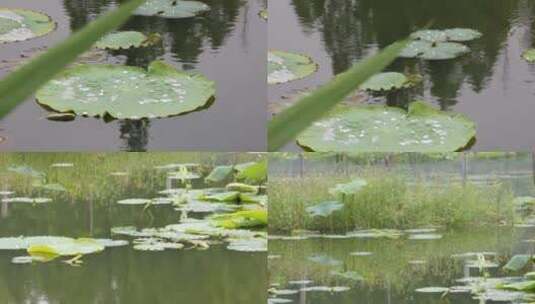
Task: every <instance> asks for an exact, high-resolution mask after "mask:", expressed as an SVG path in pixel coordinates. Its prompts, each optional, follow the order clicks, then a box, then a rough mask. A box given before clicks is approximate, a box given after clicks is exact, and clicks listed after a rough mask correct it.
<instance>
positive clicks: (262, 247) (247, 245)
mask: <svg viewBox="0 0 535 304" xmlns="http://www.w3.org/2000/svg"><path fill="white" fill-rule="evenodd" d="M267 246H268V242H267V240H265V239H258V238H255V239H240V240H232V241H231V242H230V243H229V244H228V246H227V249H228V250H234V251H242V252H266V251H267V250H268V249H267Z"/></svg>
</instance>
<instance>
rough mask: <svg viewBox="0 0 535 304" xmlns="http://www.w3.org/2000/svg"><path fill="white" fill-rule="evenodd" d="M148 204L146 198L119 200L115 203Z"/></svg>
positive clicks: (148, 201) (148, 200)
mask: <svg viewBox="0 0 535 304" xmlns="http://www.w3.org/2000/svg"><path fill="white" fill-rule="evenodd" d="M150 202H151V200H150V199H146V198H129V199H124V200H120V201H118V202H117V204H119V205H146V204H148V203H150Z"/></svg>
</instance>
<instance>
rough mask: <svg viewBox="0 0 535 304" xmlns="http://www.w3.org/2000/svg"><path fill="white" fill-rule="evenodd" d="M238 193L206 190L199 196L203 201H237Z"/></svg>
mask: <svg viewBox="0 0 535 304" xmlns="http://www.w3.org/2000/svg"><path fill="white" fill-rule="evenodd" d="M239 195H240V193H239V192H238V191H222V192H215V193H213V192H208V193H206V194H204V195H202V196H201V197H200V199H201V200H204V201H214V202H229V203H231V202H237V201H238V198H239Z"/></svg>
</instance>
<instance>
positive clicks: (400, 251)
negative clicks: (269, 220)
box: [269, 227, 535, 304]
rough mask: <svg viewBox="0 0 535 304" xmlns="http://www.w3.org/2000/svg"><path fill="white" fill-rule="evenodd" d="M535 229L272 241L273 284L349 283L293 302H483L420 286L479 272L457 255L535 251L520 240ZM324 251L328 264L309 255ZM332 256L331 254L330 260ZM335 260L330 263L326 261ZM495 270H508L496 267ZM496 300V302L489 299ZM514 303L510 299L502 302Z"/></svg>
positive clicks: (294, 297) (294, 298) (504, 257)
mask: <svg viewBox="0 0 535 304" xmlns="http://www.w3.org/2000/svg"><path fill="white" fill-rule="evenodd" d="M532 233H533V230H516V231H514V230H511V229H508V228H498V227H496V228H493V229H488V230H486V231H464V232H457V233H448V234H446V235H444V237H443V239H441V240H432V241H415V240H406V239H405V240H384V239H383V240H363V239H360V240H359V239H347V240H329V239H311V240H304V241H281V240H270V242H269V255H270V257H271V258H270V259H269V275H270V283H280V284H282V285H281V287H278V288H279V289H283V288H290V289H299V287H300V286H299V285H295V284H293V285H291V284H290V285H286V284H285V282H288V281H292V280H298V281H299V280H311V281H313V283H311V284H309V285H308V286H345V287H350V288H351V289H350V290H348V291H343V292H338V293H337V292H333V293H330V292H319V291H309V292H305V291H301V292H299V293H298V294H295V295H292V296H280V297H279V298H288V299H291V300H292V302H290V303H301V304H305V303H309V304H326V303H330V304H349V303H355V299H358V303H363V304H393V303H396V304H397V303H399V304H408V303H414V304H416V303H417V304H424V303H426V304H430V303H436V304H438V303H462V304H465V303H479V302H478V301H476V300H473V299H472V298H471V296H470V295H467V294H456V295H454V294H452V295H449V296H448V297H447V298H445V299H441V295H440V294H438V295H437V294H434V295H428V294H421V293H417V292H415V289H417V288H422V287H429V286H439V287H440V286H445V287H450V286H457V285H462V284H461V283H458V282H457V280H458V279H462V278H465V277H469V276H478V275H480V273H479V270H478V269H477V268H469V267H467V266H465V265H466V264H465V261H464V260H461V259H458V258H453V257H452V255H454V254H462V253H467V252H494V253H496V254H497V257H496V258H495V260H496V261H498V262H499V263H500V265H503V263H504V262H505V261H507V260H508V257H509V256H511V255H512V254H520V253H528V254H531V253H533V250H534V249H535V247H533V245H532V244H526V243H522V242H521V240H522V239H525V238H526V237H529V236H530V235H532ZM352 252H369V253H370V254H371V255H367V256H366V255H363V256H352V255H350V254H351V253H352ZM317 256H322V257H324V258H325V260H326V261H327V260H328V261H329V263H318V262H314V261H311V260H309V258H311V257H317ZM327 258H328V259H327ZM327 264H331V265H327ZM332 271H340V272H347V271H354V272H356V273H358V274H359V275H360V276H361V277H362V280H359V281H351V280H346V279H342V278H337V277H336V276H333V275H332V274H331V272H332ZM490 272H491V273H499V275H502V276H503V275H504V274H503V273H501V272H500V271H498V270H497V269H496V268H494V269H490ZM489 303H495V302H489ZM500 303H509V302H500Z"/></svg>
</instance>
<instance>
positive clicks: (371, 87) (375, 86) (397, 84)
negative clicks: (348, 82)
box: [360, 72, 411, 92]
mask: <svg viewBox="0 0 535 304" xmlns="http://www.w3.org/2000/svg"><path fill="white" fill-rule="evenodd" d="M410 85H411V83H410V82H409V79H408V78H407V76H405V75H403V74H401V73H397V72H386V73H379V74H377V75H374V76H372V77H371V78H370V79H368V80H367V81H366V82H364V83H363V84H362V85H361V86H360V89H361V90H366V91H376V92H380V91H391V90H399V89H402V88H406V87H409V86H410Z"/></svg>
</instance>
